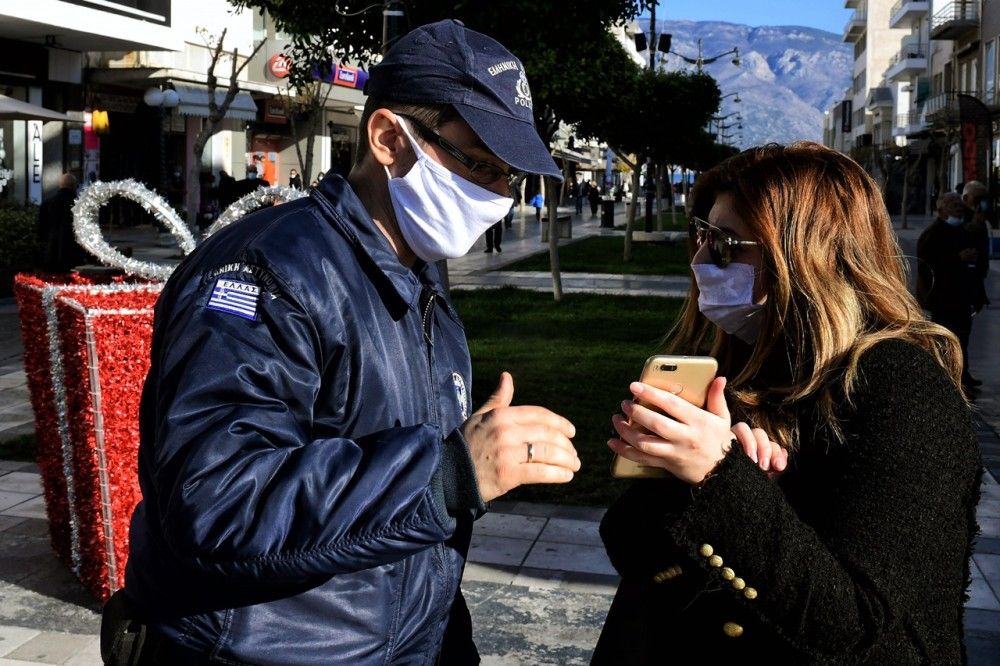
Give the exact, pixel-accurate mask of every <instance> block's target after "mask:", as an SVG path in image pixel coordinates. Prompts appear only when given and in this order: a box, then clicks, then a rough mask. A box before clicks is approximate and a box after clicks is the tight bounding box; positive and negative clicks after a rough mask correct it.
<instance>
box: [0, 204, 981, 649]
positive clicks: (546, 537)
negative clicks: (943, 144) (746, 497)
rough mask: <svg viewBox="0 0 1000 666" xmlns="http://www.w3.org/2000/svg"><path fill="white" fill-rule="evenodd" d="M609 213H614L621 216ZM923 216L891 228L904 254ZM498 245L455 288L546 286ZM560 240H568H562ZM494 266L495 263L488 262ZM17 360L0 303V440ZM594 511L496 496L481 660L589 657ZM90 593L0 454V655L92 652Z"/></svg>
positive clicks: (476, 614) (595, 596)
mask: <svg viewBox="0 0 1000 666" xmlns="http://www.w3.org/2000/svg"><path fill="white" fill-rule="evenodd" d="M620 218H621V211H619V220H618V221H619V222H620V221H621V219H620ZM924 224H926V220H925V219H918V220H911V226H912V227H916V229H912V228H911V229H909V230H900V232H899V234H900V238H901V242H902V245H903V249H904V253H905V254H909V255H912V254H913V248H914V246H915V239H916V236H917V233H918V232H919V228H922V226H923V225H924ZM605 233H615V232H613V231H610V230H606V229H601V228H600V227H599V225H598V224H597V220H595V219H590V218H589V217H585V218H584V219H580V218H576V217H574V223H573V235H574V238H580V237H583V236H587V235H594V234H605ZM108 236H109V238H110V239H111V241H112V244H117V245H119V246H125V245H128V246H131V247H132V248H133V251H134V255H135V256H136V257H139V258H155V259H157V260H160V261H171V260H173V259H174V255H175V250H174V249H173V248H171V247H169V246H157V245H155V244H154V243H150V242H149V238H150V236H149V233H148V230H140V231H138V232H137V231H134V230H119V231H114V230H113V231H111V232H109V234H108ZM505 236H506V237H505V239H504V241H503V243H502V248H503V252H502V253H493V254H486V253H484V252H483V248H484V247H485V245H484V242H483V241H482V240H480V241H479V242H478V243H477V245H476V246H475V247H474V248H473V249H472V250H471V251H470V252H469V254H468V255H467V256H466V257H463V258H461V259H458V260H454V261H451V262H449V273H450V280H451V284H452V288H453V289H463V288H491V287H500V286H503V285H507V284H514V285H516V286H519V287H522V288H528V289H538V290H544V291H549V290H551V277H550V276H548V275H547V274H542V275H537V274H529V273H515V272H506V271H503V270H502V268H503V266H504V265H506V264H508V263H510V262H511V261H514V260H516V259H519V258H521V257H524V256H527V255H529V254H532V253H535V252H538V251H544V250H546V248H547V244H544V243H542V242H541V241H540V238H539V233H538V224H537V223H536V222H535V221H534V216H533V214H532V215H530V216H529V217H528V218H527V219H523V218H518V219H515V222H514V227H513V228H512V229H510V230H508V231H507V233H506V234H505ZM562 242H569V241H562ZM495 269H501V270H495ZM562 285H563V290H564V291H565V292H567V293H569V292H574V291H597V292H601V293H620V294H663V295H677V296H680V295H683V294H684V293H685V291H686V280H685V279H678V278H654V277H642V278H625V277H609V276H607V275H596V274H595V275H587V274H575V275H571V274H564V275H563V279H562ZM989 294H990V296H991V298H992V300H993V302H994V305H993V306H990V307H989V308H987V309H986V310H985V311H984V312H983V313H982V314H980V315H979V317H977V321H976V322H975V327H974V330H973V335H972V344H971V358H972V369H973V372H974V373H975V374H976V375H977V376H978V377H979V378H980V379H982V380H983V382H984V385H983V391H982V397H980V398H979V399H978V401H977V408H978V413H979V419H978V420H979V438H980V444H981V446H982V449H983V454H984V459H985V461H986V463H987V466H988V468H989V469H990V473H988V474H987V475H986V479H985V481H984V494H983V500H982V502H981V504H980V507H979V520H980V524H981V526H982V529H983V531H982V535H981V537H980V539H979V543H978V548H977V550H976V554H975V555H974V564H973V582H972V588H971V595H970V599H969V602H968V604H967V606H966V625H967V628H966V633H967V642H968V646H969V655H970V660H969V663H970V664H973V665H974V666H986V665H993V664H997V665H1000V485H998V484H997V478H1000V438H998V437H997V430H998V428H1000V401H998V399H997V396H1000V346H998V345H997V344H996V341H997V339H998V337H997V335H998V334H1000V277H998V276H997V273H996V272H994V273H993V274H992V275H991V279H990V283H989ZM32 430H33V423H32V415H31V409H30V405H29V404H28V396H27V388H26V385H25V378H24V372H23V369H22V366H21V340H20V334H19V331H18V324H17V313H16V308H15V307H14V305H13V304H12V303H10V302H9V301H8V302H4V301H0V441H3V440H6V439H8V438H10V437H12V436H14V435H17V434H21V433H26V432H32ZM602 514H603V509H600V508H591V507H573V506H555V505H542V504H530V503H523V502H495V503H494V506H493V511H492V512H491V513H490V514H488V515H486V516H485V517H483V518H482V519H481V520H480V521H479V522H478V523H477V525H476V531H475V535H474V538H473V543H472V548H471V551H470V555H469V565H468V567H467V570H466V575H465V579H464V582H463V588H464V590H465V593H466V596H467V599H468V601H469V606H470V608H471V610H472V614H473V620H474V624H475V627H476V638H477V643H478V645H479V647H480V650H481V652H482V654H483V657H484V659H483V661H484V664H488V665H490V664H496V665H499V664H560V665H561V664H586V663H587V662H588V660H589V655H590V651H591V649H592V648H593V645H594V644H595V642H596V640H597V636H598V634H599V632H600V627H601V624H602V622H603V619H604V616H605V613H606V612H607V608H608V606H609V605H610V602H611V598H612V596H613V594H614V589H615V585H616V582H617V579H616V577H615V574H614V571H613V569H612V568H611V566H610V564H609V563H608V561H607V558H606V556H605V555H604V549H603V547H602V545H601V543H600V538H599V536H598V534H597V525H598V522H599V520H600V517H601V515H602ZM99 624H100V618H99V611H98V606H97V604H96V603H95V602H94V601H93V600H92V599H91V598H90V597H89V596H88V595H87V593H86V592H85V591H84V590H83V588H82V587H81V586H80V585H79V583H77V581H76V580H75V579H74V578H73V576H72V575H71V574H70V573H69V571H68V570H67V569H66V568H65V567H64V566H62V565H61V564H60V563H59V562H58V561H57V560H56V558H55V556H54V554H53V553H52V550H51V547H50V546H49V542H48V524H47V521H46V518H45V512H44V505H43V502H42V498H41V486H40V482H39V476H38V469H37V467H36V466H35V465H34V464H30V463H16V462H7V461H0V666H5V665H9V666H14V665H18V664H20V665H25V666H26V665H29V664H30V665H33V666H39V665H48V664H70V665H90V664H99V663H100V658H99V654H98V639H97V634H98V629H99Z"/></svg>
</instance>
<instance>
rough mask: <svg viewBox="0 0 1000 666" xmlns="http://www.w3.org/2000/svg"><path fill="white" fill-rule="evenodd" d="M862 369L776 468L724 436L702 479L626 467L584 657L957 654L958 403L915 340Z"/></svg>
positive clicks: (873, 353) (967, 500)
mask: <svg viewBox="0 0 1000 666" xmlns="http://www.w3.org/2000/svg"><path fill="white" fill-rule="evenodd" d="M859 370H860V380H859V384H858V388H857V390H856V392H855V394H854V405H855V407H854V408H853V409H848V408H847V407H846V406H842V408H841V410H840V411H841V414H840V417H841V422H842V426H843V428H844V431H845V433H846V441H845V442H844V443H835V442H833V441H832V439H831V438H830V437H828V436H827V435H824V430H823V429H822V428H814V427H812V426H811V425H810V424H806V426H805V427H803V428H802V443H801V447H800V450H799V452H797V453H796V454H794V455H793V456H792V457H791V459H790V461H789V468H788V469H787V470H786V471H785V473H784V474H783V475H782V476H781V477H780V478H779V480H778V481H777V482H774V481H771V480H769V479H768V478H767V476H766V475H765V474H764V473H763V472H761V471H760V470H759V469H758V468H757V467H756V465H755V464H754V463H753V462H752V461H751V460H750V459H749V458H748V457H747V456H746V455H745V454H744V453H743V452H742V450H741V449H740V447H738V446H734V447H733V449H732V451H731V452H730V453H729V454H728V455H727V456H726V458H725V459H724V460H723V461H722V463H720V465H719V467H718V469H717V470H716V472H715V474H714V475H712V476H711V477H710V478H709V479H708V480H707V481H706V482H705V483H704V484H703V485H702V486H701V488H699V489H693V488H692V487H691V486H688V485H686V484H684V483H682V482H679V481H677V480H669V481H665V480H656V481H642V482H636V483H635V484H634V485H633V486H632V487H631V488H630V489H629V490H628V491H627V492H626V493H625V494H624V495H623V496H622V497H621V498H620V499H619V500H618V501H617V502H616V503H615V504H614V505H613V506H612V507H611V508H610V509H609V510H608V513H607V515H606V516H605V518H604V521H603V522H602V524H601V536H602V538H603V539H604V543H605V545H606V547H607V550H608V554H609V556H610V558H611V561H612V563H613V564H614V565H615V567H616V569H617V570H618V572H619V573H620V574H622V581H621V584H620V586H619V590H618V594H617V595H616V597H615V601H614V603H613V604H612V607H611V610H610V611H609V614H608V619H607V621H606V623H605V626H604V630H603V632H602V635H601V639H600V641H599V643H598V646H597V650H596V651H595V654H594V658H593V662H592V663H594V664H645V663H670V664H685V663H698V664H715V663H729V662H728V661H727V660H729V659H733V660H736V659H739V660H741V661H745V660H753V658H755V657H756V658H759V659H760V660H762V661H763V662H764V663H768V664H807V663H836V664H848V663H850V664H854V663H871V664H916V663H931V664H957V663H963V662H964V661H965V650H964V643H963V633H962V610H963V604H964V601H965V599H966V595H965V590H966V588H967V586H968V583H969V558H970V556H971V554H972V546H973V540H974V538H975V536H976V534H977V533H978V528H977V525H976V519H975V511H976V504H977V502H978V498H979V483H980V477H981V474H982V463H981V458H980V454H979V448H978V445H977V440H976V436H975V431H974V429H973V426H972V420H971V414H970V411H969V408H968V407H967V406H966V404H965V403H964V402H963V400H962V399H961V397H960V395H959V393H958V391H957V389H956V388H955V386H954V384H952V382H951V381H950V380H949V379H948V377H947V376H946V375H945V373H944V371H943V370H942V368H941V367H940V366H939V365H938V364H937V363H936V362H935V361H934V359H933V358H932V357H931V356H930V354H928V353H927V352H925V351H923V350H920V349H918V348H916V347H914V346H912V345H909V344H906V343H903V342H899V341H887V342H882V343H879V344H877V345H876V346H875V347H873V348H872V349H871V350H869V351H868V352H866V353H865V354H864V355H863V356H862V358H861V361H860V368H859ZM807 420H808V419H807ZM732 663H736V662H735V661H734V662H732Z"/></svg>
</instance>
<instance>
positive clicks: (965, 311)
mask: <svg viewBox="0 0 1000 666" xmlns="http://www.w3.org/2000/svg"><path fill="white" fill-rule="evenodd" d="M964 213H965V205H964V204H963V203H962V198H961V196H959V195H958V194H957V193H955V192H945V193H944V194H942V195H941V196H940V197H939V198H938V210H937V217H935V219H934V221H933V222H931V224H930V225H929V226H928V227H927V228H926V229H924V231H923V232H922V233H921V234H920V238H918V239H917V290H916V291H917V300H918V301H919V303H920V305H921V306H922V307H923V308H925V309H926V310H929V311H930V314H931V321H933V322H935V323H937V324H941V325H942V326H944V327H945V328H947V329H948V330H949V331H951V332H952V333H954V334H955V337H956V338H958V342H959V345H960V347H961V349H962V384H963V386H964V387H965V390H966V392H967V393H969V394H970V395H972V396H973V397H975V396H976V394H977V392H978V388H977V384H976V383H973V382H977V383H978V380H975V379H973V378H972V376H971V375H970V374H969V335H970V334H971V332H972V316H973V314H974V313H975V312H976V311H977V305H978V307H979V308H981V307H982V304H981V299H982V298H983V296H981V294H982V293H983V291H982V280H981V279H979V278H978V277H977V274H976V266H977V261H978V258H979V250H978V249H977V248H976V240H975V238H974V236H973V235H972V234H971V233H970V232H969V231H968V230H967V229H966V228H965V224H964V221H963V220H964V218H963V215H964Z"/></svg>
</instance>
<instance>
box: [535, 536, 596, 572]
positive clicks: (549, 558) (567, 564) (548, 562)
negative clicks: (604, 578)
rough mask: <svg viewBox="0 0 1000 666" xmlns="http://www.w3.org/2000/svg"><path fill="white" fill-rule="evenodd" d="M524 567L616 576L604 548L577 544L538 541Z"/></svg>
mask: <svg viewBox="0 0 1000 666" xmlns="http://www.w3.org/2000/svg"><path fill="white" fill-rule="evenodd" d="M524 566H526V567H534V568H536V569H555V570H557V571H576V572H580V573H595V574H607V575H615V570H614V567H612V566H611V562H610V561H609V560H608V555H607V553H606V552H605V550H604V547H603V546H581V545H579V544H575V543H556V542H554V541H538V542H537V543H535V545H534V546H533V547H532V548H531V552H530V553H528V557H527V558H526V559H525V560H524Z"/></svg>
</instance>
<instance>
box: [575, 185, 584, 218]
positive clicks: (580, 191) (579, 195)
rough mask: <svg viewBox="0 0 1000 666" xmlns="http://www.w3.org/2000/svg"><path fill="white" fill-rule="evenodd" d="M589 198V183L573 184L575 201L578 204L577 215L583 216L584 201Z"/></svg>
mask: <svg viewBox="0 0 1000 666" xmlns="http://www.w3.org/2000/svg"><path fill="white" fill-rule="evenodd" d="M586 198H587V181H585V180H582V179H581V180H578V181H576V182H575V183H574V184H573V200H574V202H575V203H576V214H577V215H583V200H584V199H586Z"/></svg>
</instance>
